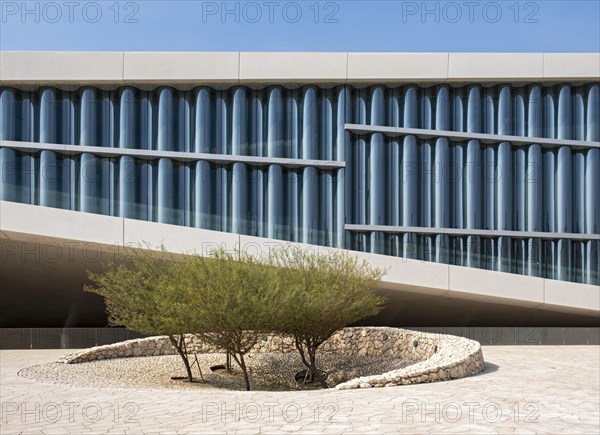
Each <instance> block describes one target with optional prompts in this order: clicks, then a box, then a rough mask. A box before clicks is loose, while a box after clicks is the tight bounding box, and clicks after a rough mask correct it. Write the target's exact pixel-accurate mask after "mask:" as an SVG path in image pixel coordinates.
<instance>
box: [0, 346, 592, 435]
mask: <svg viewBox="0 0 600 435" xmlns="http://www.w3.org/2000/svg"><path fill="white" fill-rule="evenodd" d="M64 353H67V352H65V351H64V350H32V351H23V350H3V351H0V368H1V380H0V382H1V384H0V396H1V397H0V398H1V402H2V415H1V429H0V432H1V433H2V434H19V433H25V434H29V433H32V434H33V433H44V434H54V433H56V434H58V433H70V434H96V433H132V434H134V433H135V434H137V433H148V434H157V433H161V434H163V433H164V434H168V433H190V434H195V433H265V434H269V433H273V434H275V433H291V432H300V433H316V434H320V433H331V434H333V433H335V434H338V433H357V434H358V433H373V434H380V433H381V434H383V433H465V432H470V433H477V434H481V433H502V434H504V433H569V434H572V433H585V434H592V433H599V432H600V347H598V346H493V347H490V346H487V347H483V353H484V357H485V360H486V363H487V367H486V370H485V372H484V373H482V374H480V375H477V376H474V377H470V378H465V379H459V380H454V381H449V382H439V383H433V384H421V385H413V386H402V387H394V388H377V389H361V390H346V391H337V390H327V391H307V392H284V393H281V392H279V393H276V392H258V391H257V392H214V391H204V392H203V391H200V390H199V391H197V392H196V391H173V390H157V389H155V390H141V389H140V390H119V389H91V388H75V387H69V386H65V385H54V384H42V383H38V382H35V381H32V380H29V379H24V378H22V377H19V376H18V375H17V372H18V371H19V370H20V369H21V368H24V367H27V366H30V365H34V364H41V363H45V362H49V361H52V360H55V359H56V358H58V357H59V356H61V355H63V354H64Z"/></svg>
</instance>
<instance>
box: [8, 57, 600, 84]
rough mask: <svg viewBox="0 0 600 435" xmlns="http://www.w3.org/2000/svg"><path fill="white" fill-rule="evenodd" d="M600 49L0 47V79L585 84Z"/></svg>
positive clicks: (598, 73) (597, 66)
mask: <svg viewBox="0 0 600 435" xmlns="http://www.w3.org/2000/svg"><path fill="white" fill-rule="evenodd" d="M599 77H600V53H347V52H341V53H318V52H312V53H311V52H309V53H292V52H284V53H251V52H212V53H196V52H181V53H176V52H37V51H22V52H21V51H2V52H0V84H3V85H33V86H35V85H40V86H41V85H43V84H54V85H60V84H62V85H69V84H70V85H85V84H88V85H89V84H113V85H116V86H118V85H123V84H140V85H143V84H148V85H169V84H172V85H176V84H180V85H195V84H202V83H208V84H211V83H212V84H221V85H233V84H238V83H239V84H256V83H259V84H264V83H306V84H308V83H336V84H343V83H354V84H361V83H363V84H364V83H390V84H394V83H403V82H411V83H421V82H423V83H427V82H438V83H457V82H556V81H563V82H570V81H577V82H588V81H597V80H598V79H599Z"/></svg>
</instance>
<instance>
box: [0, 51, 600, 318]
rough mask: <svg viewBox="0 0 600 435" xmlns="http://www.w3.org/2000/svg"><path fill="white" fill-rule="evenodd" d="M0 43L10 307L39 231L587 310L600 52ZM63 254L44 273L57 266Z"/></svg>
mask: <svg viewBox="0 0 600 435" xmlns="http://www.w3.org/2000/svg"><path fill="white" fill-rule="evenodd" d="M1 56H2V57H1V64H0V67H1V68H0V72H1V81H2V83H1V88H0V140H1V147H0V171H1V173H2V174H1V175H2V176H1V178H0V200H1V201H2V202H1V203H0V204H1V210H0V211H1V214H0V216H1V217H2V221H1V222H0V230H1V231H2V233H3V234H4V236H3V259H2V261H3V263H4V267H3V269H5V271H6V269H7V268H8V267H9V265H11V264H12V263H11V261H15V259H16V258H19V260H18V261H17V263H18V267H17V263H15V265H11V266H10V268H11V270H12V271H11V272H6V273H3V275H4V276H5V286H8V287H10V289H9V290H3V298H5V299H6V300H5V302H10V303H9V305H10V306H15V307H16V306H18V304H16V303H15V301H16V300H18V297H17V298H16V299H15V295H18V294H23V292H25V293H27V292H30V293H31V294H36V295H37V296H36V297H37V298H39V297H40V295H39V293H40V290H39V289H33V288H32V287H35V286H36V284H32V283H25V282H23V281H20V278H18V276H19V272H18V271H17V270H18V269H19V268H21V269H22V270H29V271H30V272H31V274H32V275H36V274H39V273H40V270H42V269H43V268H44V267H46V266H47V265H48V264H46V266H40V263H48V258H45V259H44V258H42V257H43V255H41V254H39V252H43V250H44V248H43V247H44V246H46V247H47V246H49V245H48V244H49V243H55V242H56V241H61V242H60V243H64V241H65V240H71V241H77V242H81V243H98V249H97V251H98V252H106V249H105V247H106V246H109V245H115V244H116V245H119V246H123V245H124V244H126V243H132V242H134V243H139V242H142V241H144V242H148V241H150V242H154V243H155V244H156V243H161V242H163V243H165V245H166V246H167V248H168V249H170V250H173V251H176V252H183V251H184V250H185V249H188V250H189V249H195V248H196V249H197V247H198V244H200V245H201V244H202V243H204V240H205V239H206V240H211V241H212V242H215V243H216V242H217V241H218V240H221V241H220V242H219V243H225V244H227V243H234V244H235V243H237V244H238V245H239V246H243V245H244V243H243V240H246V241H247V242H248V243H257V244H259V245H261V246H263V247H264V246H266V245H268V244H269V243H273V242H275V241H281V242H289V243H300V244H305V245H311V246H315V247H319V246H320V247H329V248H333V249H348V250H351V251H353V252H356V254H355V255H361V256H364V257H365V258H369V259H370V260H371V261H373V262H374V263H376V264H382V265H384V264H385V265H387V266H388V267H389V270H390V271H389V272H388V275H387V277H386V278H385V279H384V283H383V287H382V291H384V292H388V293H390V294H393V298H399V299H398V301H399V302H398V304H405V305H406V304H409V302H408V301H410V300H411V298H412V297H415V298H417V299H419V300H418V301H416V302H414V303H415V304H416V305H415V306H419V304H421V305H422V306H423V307H425V306H429V307H432V311H431V312H432V313H437V314H435V315H433V316H434V317H431V318H430V320H429V322H430V323H429V324H431V325H432V324H433V323H435V324H446V323H447V324H455V323H457V322H458V323H461V322H460V321H459V319H460V318H461V315H460V314H457V315H451V314H448V313H447V312H445V310H444V307H445V306H446V307H448V306H453V307H454V306H456V309H457V310H458V311H457V312H459V313H462V316H463V317H464V316H467V320H465V323H467V324H482V323H483V322H485V318H486V315H483V314H480V315H479V317H477V316H475V317H474V318H472V319H471V320H469V319H468V313H469V312H472V311H473V310H475V311H478V310H479V309H480V308H481V306H485V304H499V305H498V306H495V308H493V307H492V306H491V305H490V306H489V307H487V308H485V309H483V311H482V312H481V313H487V312H495V313H497V314H498V313H504V312H506V313H508V314H501V315H498V316H497V319H496V320H494V319H492V320H490V321H491V322H492V323H498V322H500V323H502V322H501V321H500V320H501V318H502V317H503V316H504V317H507V316H508V317H509V318H512V319H513V322H516V323H519V322H520V321H525V322H526V321H527V318H529V319H531V318H532V317H531V316H532V314H531V312H530V311H527V310H538V311H539V310H541V311H543V312H546V311H548V312H551V313H554V314H539V316H538V317H537V318H538V320H537V322H541V323H544V324H548V325H550V324H551V323H552V319H553V316H556V317H554V318H555V319H557V321H558V322H559V323H561V322H562V323H563V324H570V323H574V324H582V325H583V324H585V325H589V324H593V317H594V316H597V315H598V313H599V312H600V310H599V308H600V307H599V306H598V305H599V301H598V299H599V296H598V293H599V292H600V272H599V271H600V83H599V82H600V79H599V77H600V56H599V55H596V54H492V53H490V54H485V53H483V54H460V53H456V54H454V53H451V54H447V53H430V54H428V53H422V54H403V53H381V54H375V53H371V54H366V53H365V54H362V53H50V52H45V53H36V52H3V53H2V54H1ZM30 213H31V217H33V218H37V219H43V221H42V220H38V221H31V219H30V217H27V218H24V216H27V215H29V214H30ZM65 220H66V221H72V222H78V223H77V225H81V226H83V227H87V226H88V225H91V226H92V228H91V232H87V231H86V230H83V233H86V232H87V234H86V235H83V234H82V230H81V229H79V228H76V227H73V226H72V225H70V226H69V227H68V228H64V229H60V227H61V223H62V222H65ZM48 222H55V225H54V226H53V227H52V228H49V227H47V223H48ZM88 223H89V224H88ZM114 225H116V227H117V228H119V227H121V230H120V234H118V231H119V230H116V232H114V233H113V226H114ZM133 227H135V228H138V227H139V228H144V229H145V230H139V231H138V230H135V231H134V233H136V234H137V235H136V237H132V238H129V237H127V236H126V231H125V228H133ZM144 231H145V232H144ZM179 234H186V235H187V236H186V237H187V240H188V241H189V240H193V241H194V243H196V245H195V246H189V245H190V243H188V242H187V241H182V240H180V236H179ZM157 236H158V237H157ZM38 239H39V240H38ZM53 240H54V242H53ZM108 240H110V243H106V242H107V241H108ZM169 241H170V243H169ZM11 243H13V244H11ZM28 244H29V247H27V246H28ZM31 244H33V246H34V247H33V248H32V247H31V246H32V245H31ZM36 244H37V245H36ZM35 246H38V247H37V248H36V247H35ZM62 246H63V247H64V245H62ZM103 247H104V248H103ZM184 248H185V249H184ZM27 249H30V251H29V252H30V253H31V252H34V251H35V250H36V249H37V250H38V251H39V252H38V254H39V255H40V261H38V262H36V261H33V262H32V261H30V260H28V258H29V257H28V254H27V252H28V251H27ZM32 249H33V251H31V250H32ZM77 249H82V248H81V247H79V248H77ZM86 249H89V247H88V248H86ZM94 249H95V248H94ZM23 252H25V254H26V255H24V254H23ZM82 252H83V251H82ZM11 256H12V257H11ZM30 256H31V255H30ZM34 257H35V255H34ZM64 261H65V259H64V258H62V259H61V261H60V262H58V263H61V262H64ZM84 263H85V262H84ZM88 263H89V262H88ZM61 264H62V263H61ZM38 266H39V267H38ZM77 267H79V268H80V269H82V268H83V267H84V266H82V265H81V264H79V265H78V266H77ZM77 267H75V266H72V267H71V268H69V267H68V266H67V265H63V269H64V270H62V271H59V269H61V268H57V269H56V270H54V272H53V273H54V274H55V275H54V276H56V277H60V279H64V280H65V281H66V282H69V273H70V272H69V269H70V270H71V271H72V270H73V269H77ZM86 268H93V267H89V264H88V265H87V266H86ZM36 271H37V272H36ZM78 273H81V270H80V271H79V272H78ZM490 280H491V281H492V282H489V281H490ZM437 281H439V282H437ZM81 282H82V281H81V279H73V280H71V284H69V285H67V287H72V288H71V290H70V291H69V292H67V293H68V294H69V295H71V296H73V295H75V294H76V292H77V291H78V290H77V288H78V287H79V291H80V290H81V289H80V287H81ZM3 287H4V286H3ZM63 289H64V286H63ZM534 289H541V294H540V295H538V294H535V295H534V294H533V293H532V291H534ZM535 291H537V290H535ZM57 292H58V293H60V292H61V290H60V289H58V290H57ZM553 292H555V294H554V293H553ZM9 294H10V295H12V296H9ZM65 294H66V293H65ZM442 295H443V298H440V296H442ZM553 295H554V296H553ZM45 297H47V295H46V296H45ZM436 297H437V298H436ZM553 297H556V299H552V298H553ZM63 299H64V301H67V302H66V303H67V305H68V303H69V302H68V300H69V297H67V296H65V297H64V298H63ZM401 300H402V301H405V302H400V301H401ZM11 301H12V302H11ZM473 304H475V305H473ZM478 304H480V305H481V304H483V305H481V306H479V305H478ZM92 305H93V304H92ZM511 307H512V308H511ZM95 309H97V308H95ZM404 310H405V311H410V310H408V309H406V308H405V309H404ZM519 310H525V311H519ZM11 311H13V310H11ZM84 311H85V310H84ZM510 313H513V314H510ZM519 313H520V314H519ZM406 314H407V313H406V312H402V313H398V319H400V318H402V317H403V316H404V318H406ZM440 316H441V317H440ZM560 316H566V317H564V318H563V320H560V318H561V317H560ZM569 316H571V317H569ZM13 317H14V316H13ZM50 317H53V319H55V320H52V321H51V322H50V323H56V322H60V318H61V316H60V315H57V316H50ZM63 317H64V315H63ZM76 317H77V316H76ZM475 318H477V320H475ZM487 318H488V319H490V317H489V316H488V317H487ZM533 318H534V319H535V318H536V317H535V315H534V316H533ZM15 319H18V316H17V317H15ZM77 319H78V320H77V321H75V324H77V325H80V324H81V326H88V325H85V323H86V320H85V316H79V317H77ZM519 319H521V320H519ZM397 321H398V320H397V319H396V320H394V315H393V314H389V315H388V317H387V320H385V322H387V323H394V322H397ZM65 322H67V320H66V319H65ZM99 322H101V321H99ZM424 322H425V323H426V322H427V321H425V320H424ZM431 322H433V323H431ZM25 323H27V316H24V318H23V319H21V320H20V321H19V320H14V321H13V323H11V324H10V325H9V326H14V325H15V324H19V325H24V324H25ZM42 323H44V322H42ZM92 323H96V321H94V322H92ZM53 326H57V325H53Z"/></svg>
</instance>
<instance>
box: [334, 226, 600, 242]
mask: <svg viewBox="0 0 600 435" xmlns="http://www.w3.org/2000/svg"><path fill="white" fill-rule="evenodd" d="M344 229H346V230H347V231H353V232H381V233H414V234H434V235H437V234H447V235H449V236H480V237H514V238H518V239H548V240H557V239H568V240H582V241H589V240H600V234H577V233H547V232H541V231H506V230H475V229H462V228H425V227H404V226H389V225H352V224H348V225H345V226H344Z"/></svg>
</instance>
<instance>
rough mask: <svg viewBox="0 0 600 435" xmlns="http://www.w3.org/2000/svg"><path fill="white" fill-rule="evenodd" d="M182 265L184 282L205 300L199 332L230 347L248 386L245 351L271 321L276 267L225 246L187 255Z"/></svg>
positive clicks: (201, 305)
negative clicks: (209, 252) (206, 254)
mask: <svg viewBox="0 0 600 435" xmlns="http://www.w3.org/2000/svg"><path fill="white" fill-rule="evenodd" d="M183 271H184V272H183V274H182V280H181V281H182V285H183V286H184V287H186V288H187V289H189V290H188V291H187V292H188V293H190V294H193V295H194V297H195V298H196V299H197V300H200V301H202V303H200V304H198V306H197V311H196V315H197V317H198V319H197V322H196V325H197V326H198V327H197V329H196V330H195V332H196V333H197V334H198V335H199V336H200V337H201V338H202V339H203V340H204V341H205V342H207V343H210V344H213V345H215V346H217V347H220V348H222V349H225V350H226V351H228V352H230V353H231V355H232V356H233V358H234V359H235V361H236V362H237V363H238V365H239V366H240V368H241V369H242V371H243V373H244V378H245V381H246V388H247V389H250V384H249V376H248V373H247V368H246V365H245V360H244V355H245V354H247V353H248V352H249V351H250V350H251V349H252V347H254V345H256V343H257V342H258V340H259V339H260V337H261V335H262V334H263V333H264V332H265V331H269V330H270V328H271V326H272V322H273V312H272V306H271V301H272V300H273V299H274V297H275V295H276V294H277V288H276V284H277V280H276V279H275V271H274V270H273V268H271V267H269V266H268V265H267V264H264V263H261V262H258V261H256V260H255V259H254V258H253V257H251V256H249V255H243V254H242V255H239V256H234V255H231V254H228V253H226V252H225V251H223V250H219V251H215V252H213V255H212V258H204V257H200V256H193V257H187V258H186V262H185V265H184V266H183Z"/></svg>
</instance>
